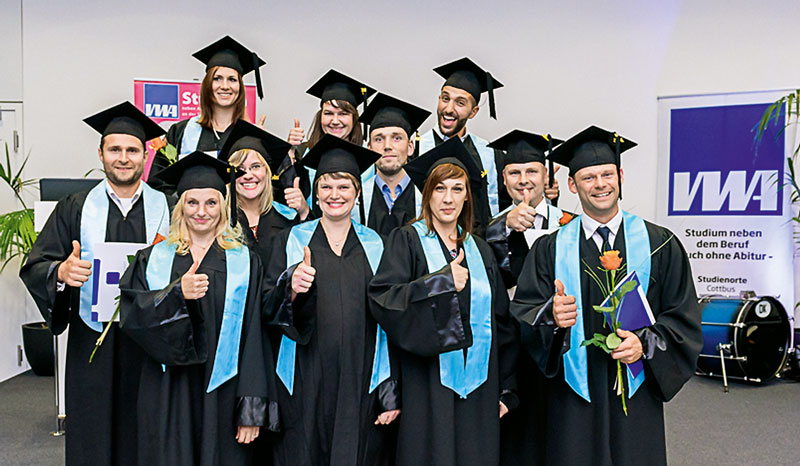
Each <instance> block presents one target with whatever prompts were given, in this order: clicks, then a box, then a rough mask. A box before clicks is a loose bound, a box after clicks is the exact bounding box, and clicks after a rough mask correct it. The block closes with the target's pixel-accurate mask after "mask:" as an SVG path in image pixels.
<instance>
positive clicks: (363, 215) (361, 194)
mask: <svg viewBox="0 0 800 466" xmlns="http://www.w3.org/2000/svg"><path fill="white" fill-rule="evenodd" d="M358 214H359V215H360V216H361V217H360V218H361V224H362V225H364V226H367V216H366V212H365V211H364V190H363V189H362V190H360V191H359V193H358Z"/></svg>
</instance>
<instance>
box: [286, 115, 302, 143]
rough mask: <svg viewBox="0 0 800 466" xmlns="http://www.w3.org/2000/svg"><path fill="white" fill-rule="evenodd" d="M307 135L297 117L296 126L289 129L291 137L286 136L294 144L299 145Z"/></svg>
mask: <svg viewBox="0 0 800 466" xmlns="http://www.w3.org/2000/svg"><path fill="white" fill-rule="evenodd" d="M305 137H306V132H305V131H303V128H301V127H300V120H298V119H297V118H295V119H294V127H293V128H292V129H290V130H289V137H288V138H286V141H287V142H288V143H289V144H291V145H293V146H299V145H300V144H302V143H303V139H305Z"/></svg>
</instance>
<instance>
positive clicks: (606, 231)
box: [597, 226, 611, 253]
mask: <svg viewBox="0 0 800 466" xmlns="http://www.w3.org/2000/svg"><path fill="white" fill-rule="evenodd" d="M597 233H598V234H599V235H600V237H601V238H603V249H601V250H600V252H601V253H603V252H606V251H610V250H611V244H609V243H608V235H610V234H611V230H609V229H608V227H606V226H602V227H600V228H598V229H597Z"/></svg>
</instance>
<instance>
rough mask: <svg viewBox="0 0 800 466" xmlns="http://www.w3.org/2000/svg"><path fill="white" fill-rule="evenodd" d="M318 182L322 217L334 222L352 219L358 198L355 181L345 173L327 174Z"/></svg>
mask: <svg viewBox="0 0 800 466" xmlns="http://www.w3.org/2000/svg"><path fill="white" fill-rule="evenodd" d="M334 175H335V176H334ZM318 180H319V181H316V182H315V183H316V184H317V202H318V203H319V208H320V210H321V211H322V215H323V216H324V217H326V218H328V219H329V220H334V221H335V220H342V219H346V218H350V211H351V210H353V206H354V205H355V203H356V197H357V196H358V189H357V188H356V185H355V183H354V182H353V179H352V178H351V177H349V176H347V174H345V173H335V174H331V173H326V174H324V175H322V176H320V177H319V178H318Z"/></svg>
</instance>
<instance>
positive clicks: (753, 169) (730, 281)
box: [656, 92, 795, 318]
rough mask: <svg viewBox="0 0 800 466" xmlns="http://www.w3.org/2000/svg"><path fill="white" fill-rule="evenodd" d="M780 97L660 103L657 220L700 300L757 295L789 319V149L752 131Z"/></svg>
mask: <svg viewBox="0 0 800 466" xmlns="http://www.w3.org/2000/svg"><path fill="white" fill-rule="evenodd" d="M783 94H784V93H783V92H759V93H742V94H721V95H705V96H687V97H669V98H660V99H659V102H658V112H659V116H658V129H659V131H658V160H659V171H658V172H659V180H658V186H659V192H658V208H657V213H656V221H657V222H658V223H659V224H661V225H664V226H665V227H667V228H669V229H671V230H672V231H673V232H674V233H675V234H676V235H677V236H678V237H679V238H680V240H681V242H682V243H683V245H684V247H685V248H686V251H687V253H688V254H689V258H690V260H691V264H692V272H693V274H694V279H695V287H696V288H697V293H698V295H700V296H735V297H738V296H739V293H740V292H742V291H754V292H755V293H756V294H757V295H759V296H774V297H776V298H778V300H779V301H780V302H781V303H782V304H783V306H784V307H785V308H786V309H787V311H788V313H789V314H790V316H789V317H790V318H792V317H793V316H792V314H793V313H794V312H793V310H794V304H795V297H794V265H793V258H794V243H793V239H792V236H793V221H792V209H791V205H790V196H789V194H790V192H789V189H788V188H787V189H783V184H784V182H785V180H786V175H787V171H788V168H787V164H786V158H787V157H788V156H789V155H791V152H792V149H791V144H790V143H787V142H786V135H785V134H780V135H779V130H780V129H781V127H782V126H783V125H780V126H771V127H770V129H769V130H768V131H767V133H766V134H765V135H764V137H763V139H762V140H761V142H760V143H759V144H758V145H756V144H755V143H754V140H753V137H754V135H755V132H754V130H753V128H754V127H755V126H756V125H757V124H758V122H759V121H760V119H761V115H762V114H763V113H764V111H765V110H766V108H767V107H768V106H769V104H770V103H771V102H773V101H775V100H777V99H778V98H780V97H781V96H782V95H783Z"/></svg>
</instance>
